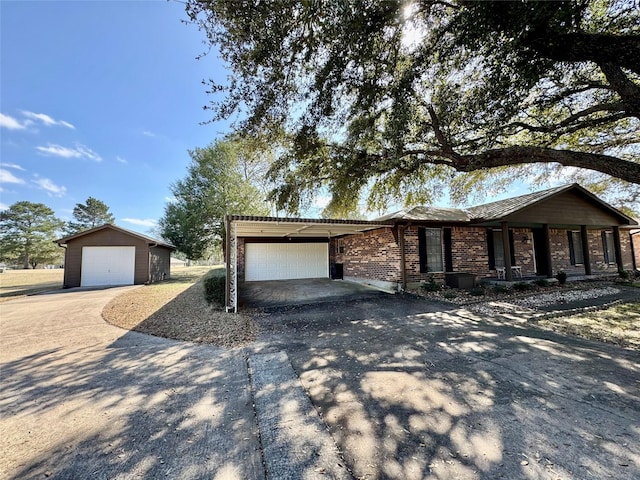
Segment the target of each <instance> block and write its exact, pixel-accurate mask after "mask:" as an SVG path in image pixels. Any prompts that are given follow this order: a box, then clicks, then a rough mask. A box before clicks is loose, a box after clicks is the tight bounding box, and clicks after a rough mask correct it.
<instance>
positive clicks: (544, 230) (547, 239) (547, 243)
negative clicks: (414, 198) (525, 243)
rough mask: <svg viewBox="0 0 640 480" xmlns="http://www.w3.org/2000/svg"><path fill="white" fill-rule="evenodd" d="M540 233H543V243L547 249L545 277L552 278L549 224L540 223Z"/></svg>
mask: <svg viewBox="0 0 640 480" xmlns="http://www.w3.org/2000/svg"><path fill="white" fill-rule="evenodd" d="M542 233H543V234H544V243H545V247H546V250H547V253H546V254H547V278H553V257H552V256H551V232H550V231H549V224H548V223H545V224H544V225H542Z"/></svg>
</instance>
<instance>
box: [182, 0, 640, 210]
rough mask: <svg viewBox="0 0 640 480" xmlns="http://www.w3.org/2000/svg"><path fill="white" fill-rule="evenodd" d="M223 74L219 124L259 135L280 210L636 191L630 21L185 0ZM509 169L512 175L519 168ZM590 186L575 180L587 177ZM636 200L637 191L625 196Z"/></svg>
mask: <svg viewBox="0 0 640 480" xmlns="http://www.w3.org/2000/svg"><path fill="white" fill-rule="evenodd" d="M186 9H187V13H188V15H189V16H190V19H191V20H192V21H193V22H194V23H196V24H197V25H198V27H199V28H200V29H201V30H203V31H204V33H205V34H206V36H207V39H208V41H209V42H210V43H211V44H212V45H215V46H217V48H218V51H219V53H220V55H221V56H222V58H223V59H224V60H226V62H227V63H228V67H229V68H230V70H231V72H232V75H231V77H230V80H229V82H228V83H227V84H223V85H220V84H215V83H214V82H211V84H210V92H211V93H212V94H214V95H216V96H217V98H216V100H215V101H214V102H213V103H212V105H211V107H210V108H212V109H213V112H214V118H215V119H220V118H228V117H230V116H231V115H232V114H237V113H240V114H241V115H240V117H239V118H241V119H242V120H241V121H239V122H236V127H237V128H238V130H239V131H242V132H244V133H245V134H248V135H251V136H254V137H260V136H263V137H266V138H268V139H269V140H270V141H271V142H273V143H275V144H277V148H276V150H277V151H278V153H279V155H278V158H277V160H276V162H275V163H274V164H273V167H272V169H271V177H272V179H273V181H275V182H276V184H277V188H276V189H275V190H274V192H273V199H274V200H275V201H276V203H277V206H278V208H283V207H288V208H289V209H290V210H291V211H296V210H297V209H298V208H299V206H300V205H301V203H302V202H303V201H304V199H305V195H306V196H308V195H310V194H313V193H314V192H317V191H318V189H319V188H321V187H328V188H329V191H330V192H331V194H332V196H333V200H332V204H331V205H330V207H329V210H331V211H334V212H335V211H349V210H353V209H354V206H355V202H357V200H358V192H361V191H363V190H367V191H369V192H370V194H369V198H368V200H369V204H370V205H371V206H377V205H382V204H384V203H385V202H386V201H387V200H388V199H399V198H404V200H405V201H406V203H414V202H429V201H430V200H431V199H432V198H433V197H434V196H438V195H439V194H440V193H441V192H442V191H443V189H444V188H445V187H448V188H450V189H451V192H452V195H453V198H454V200H456V199H465V198H466V196H467V195H468V194H469V193H472V192H480V193H482V191H483V188H484V187H486V186H489V185H491V186H492V187H495V186H496V185H497V186H505V185H508V184H509V183H510V182H512V181H513V180H514V179H516V178H519V179H523V178H527V179H533V181H543V180H544V179H545V178H547V177H548V176H549V175H562V176H566V175H567V173H566V170H563V171H562V172H558V171H557V167H558V166H563V167H571V168H572V169H573V170H571V171H570V172H569V173H570V174H571V175H574V174H575V175H578V176H582V177H583V178H586V179H587V180H589V181H591V182H592V183H594V185H597V184H602V182H605V184H607V185H611V184H615V185H617V186H618V187H619V188H621V189H623V190H625V189H626V188H630V187H631V184H632V183H633V184H639V183H640V147H639V143H640V142H639V140H640V133H639V132H640V121H639V118H640V13H639V12H640V9H638V7H637V2H635V1H633V0H577V1H566V2H562V1H557V2H531V1H524V0H521V1H512V2H501V1H485V2H476V1H463V0H448V1H439V0H415V1H413V2H406V1H401V0H395V1H394V0H379V1H371V2H354V1H345V0H325V1H322V2H311V1H309V2H299V1H293V2H291V1H286V0H271V1H263V2H242V7H241V8H240V7H239V6H238V4H237V3H236V2H226V1H210V0H189V1H188V2H187V7H186ZM514 166H515V169H514ZM583 169H586V171H588V172H595V173H594V174H589V175H591V176H587V177H585V175H586V174H585V173H584V170H583ZM633 188H636V187H633Z"/></svg>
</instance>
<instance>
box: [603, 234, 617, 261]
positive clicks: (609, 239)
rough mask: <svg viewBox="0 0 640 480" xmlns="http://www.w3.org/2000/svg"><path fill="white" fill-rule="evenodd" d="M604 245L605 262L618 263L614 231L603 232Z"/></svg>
mask: <svg viewBox="0 0 640 480" xmlns="http://www.w3.org/2000/svg"><path fill="white" fill-rule="evenodd" d="M602 247H603V250H604V263H605V264H608V265H611V264H614V263H616V247H615V243H613V232H602Z"/></svg>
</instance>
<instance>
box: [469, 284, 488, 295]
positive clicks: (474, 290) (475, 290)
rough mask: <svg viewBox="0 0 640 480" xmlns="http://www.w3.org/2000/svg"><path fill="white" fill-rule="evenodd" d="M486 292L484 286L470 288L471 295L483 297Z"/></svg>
mask: <svg viewBox="0 0 640 480" xmlns="http://www.w3.org/2000/svg"><path fill="white" fill-rule="evenodd" d="M484 294H485V290H484V287H481V286H480V287H473V288H472V289H471V290H469V295H473V296H474V297H481V296H482V295H484Z"/></svg>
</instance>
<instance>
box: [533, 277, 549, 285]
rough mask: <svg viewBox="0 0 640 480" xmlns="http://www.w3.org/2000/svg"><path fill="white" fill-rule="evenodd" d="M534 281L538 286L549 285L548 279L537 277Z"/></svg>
mask: <svg viewBox="0 0 640 480" xmlns="http://www.w3.org/2000/svg"><path fill="white" fill-rule="evenodd" d="M534 283H535V284H536V285H538V286H539V287H548V286H549V280H547V279H546V278H538V279H537V280H536V281H535V282H534Z"/></svg>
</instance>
